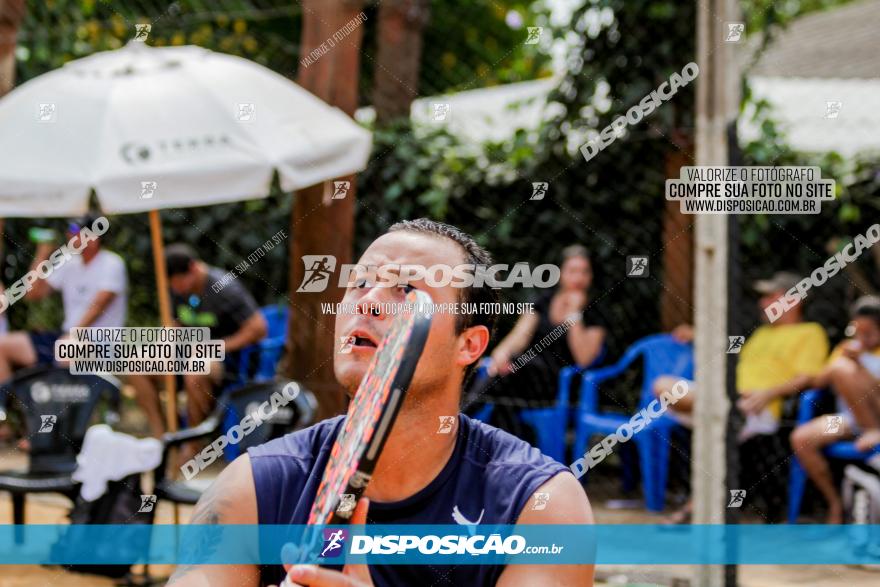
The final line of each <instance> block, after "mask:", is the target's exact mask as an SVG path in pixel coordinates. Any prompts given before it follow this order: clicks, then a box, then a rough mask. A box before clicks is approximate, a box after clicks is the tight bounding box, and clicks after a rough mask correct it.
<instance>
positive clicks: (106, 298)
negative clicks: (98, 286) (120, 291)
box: [76, 290, 116, 328]
mask: <svg viewBox="0 0 880 587" xmlns="http://www.w3.org/2000/svg"><path fill="white" fill-rule="evenodd" d="M114 298H116V292H113V291H107V290H103V291H99V292H98V293H96V294H95V298H94V299H93V300H92V302H91V303H90V304H89V309H88V310H86V313H85V314H83V316H82V318H80V320H79V324H77V325H76V328H86V327H88V326H91V325H92V324H93V323H94V322H95V320H97V319H98V317H100V316H101V314H103V313H104V310H106V309H107V306H109V305H110V302H112V301H113V300H114Z"/></svg>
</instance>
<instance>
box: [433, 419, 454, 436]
mask: <svg viewBox="0 0 880 587" xmlns="http://www.w3.org/2000/svg"><path fill="white" fill-rule="evenodd" d="M439 418H440V428H438V429H437V434H449V433H450V432H452V429H453V428H455V416H439Z"/></svg>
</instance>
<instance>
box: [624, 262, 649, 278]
mask: <svg viewBox="0 0 880 587" xmlns="http://www.w3.org/2000/svg"><path fill="white" fill-rule="evenodd" d="M626 276H627V277H647V276H648V258H647V257H627V258H626Z"/></svg>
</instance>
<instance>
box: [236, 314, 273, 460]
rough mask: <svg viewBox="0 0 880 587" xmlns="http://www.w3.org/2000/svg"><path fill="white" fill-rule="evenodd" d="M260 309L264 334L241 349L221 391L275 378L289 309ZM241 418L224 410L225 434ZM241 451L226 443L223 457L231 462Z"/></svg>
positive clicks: (237, 447) (239, 448)
mask: <svg viewBox="0 0 880 587" xmlns="http://www.w3.org/2000/svg"><path fill="white" fill-rule="evenodd" d="M260 312H262V314H263V317H264V318H265V319H266V322H267V324H268V332H267V333H266V337H265V338H263V340H261V341H260V342H258V343H256V344H252V345H250V346H247V347H245V348H243V349H241V352H240V357H239V361H238V366H237V367H238V370H237V373H236V377H235V380H234V381H233V382H232V383H230V384H228V385H226V386H225V387H224V388H223V390H222V391H221V394H224V393H231V392H232V391H234V390H236V389H239V388H241V387H244V386H245V385H248V384H250V383H263V382H267V381H272V380H273V379H274V378H275V369H276V367H277V366H278V361H279V360H280V359H281V355H282V354H283V352H284V342H285V339H286V338H287V318H288V308H287V306H283V305H280V304H279V305H275V306H265V307H263V308H260ZM254 353H256V354H257V358H256V361H257V370H256V372H254V373H253V374H251V372H250V366H251V361H252V359H251V356H252V355H253V354H254ZM240 420H241V416H240V415H239V414H237V413H236V412H235V411H234V410H232V409H231V408H230V409H229V410H227V412H226V416H225V418H224V420H223V433H224V434H226V432H228V431H229V429H230V428H232V427H233V426H235V425H236V424H238V423H239V421H240ZM240 453H241V447H239V446H238V445H233V444H230V445H229V446H227V447H226V449H225V450H224V452H223V454H224V456H225V458H226V460H227V461H230V462H231V461H233V460H235V458H236V457H237V456H238V455H239V454H240Z"/></svg>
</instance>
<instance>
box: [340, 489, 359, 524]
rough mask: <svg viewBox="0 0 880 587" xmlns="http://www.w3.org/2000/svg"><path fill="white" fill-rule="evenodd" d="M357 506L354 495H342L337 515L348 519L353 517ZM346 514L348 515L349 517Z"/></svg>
mask: <svg viewBox="0 0 880 587" xmlns="http://www.w3.org/2000/svg"><path fill="white" fill-rule="evenodd" d="M356 505H357V503H356V502H355V500H354V493H340V494H339V505H338V506H336V513H337V514H339V515H340V516H342V517H343V518H348V517H350V516H351V513H352V512H353V511H354V508H355V506H356ZM345 514H348V516H346V515H345Z"/></svg>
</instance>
